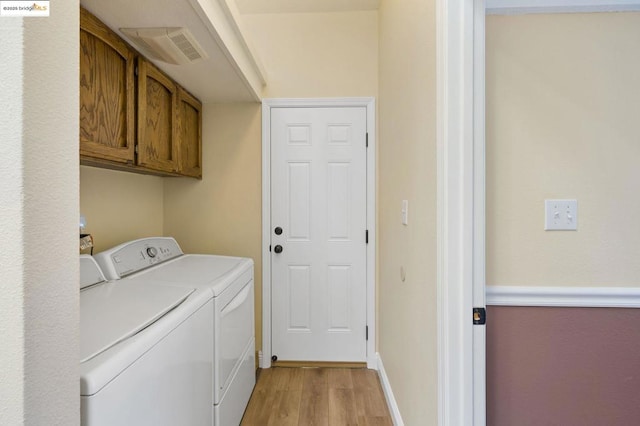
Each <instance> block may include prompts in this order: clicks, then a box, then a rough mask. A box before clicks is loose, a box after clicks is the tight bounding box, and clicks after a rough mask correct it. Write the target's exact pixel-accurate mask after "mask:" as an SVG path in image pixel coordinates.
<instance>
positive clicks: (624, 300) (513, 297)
mask: <svg viewBox="0 0 640 426" xmlns="http://www.w3.org/2000/svg"><path fill="white" fill-rule="evenodd" d="M486 296H487V301H486V303H487V305H493V306H556V307H584V308H640V288H632V287H631V288H629V287H537V286H536V287H534V286H529V287H517V286H487V291H486Z"/></svg>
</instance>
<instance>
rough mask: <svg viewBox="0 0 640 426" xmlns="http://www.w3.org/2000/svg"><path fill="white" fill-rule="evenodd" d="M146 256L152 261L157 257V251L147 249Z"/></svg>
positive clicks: (152, 248) (153, 248) (151, 248)
mask: <svg viewBox="0 0 640 426" xmlns="http://www.w3.org/2000/svg"><path fill="white" fill-rule="evenodd" d="M147 254H148V255H149V257H150V258H152V259H153V258H154V257H156V256H157V255H158V249H156V248H155V247H147Z"/></svg>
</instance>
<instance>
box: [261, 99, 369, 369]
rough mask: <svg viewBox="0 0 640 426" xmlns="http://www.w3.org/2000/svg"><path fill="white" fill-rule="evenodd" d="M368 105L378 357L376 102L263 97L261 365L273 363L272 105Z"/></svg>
mask: <svg viewBox="0 0 640 426" xmlns="http://www.w3.org/2000/svg"><path fill="white" fill-rule="evenodd" d="M320 107H325V108H326V107H364V108H366V109H367V134H368V142H369V148H368V149H367V229H368V230H369V244H367V268H366V271H367V302H366V303H367V326H368V327H369V339H368V340H367V367H368V368H371V369H377V368H378V364H377V358H376V300H375V298H376V281H375V280H376V130H375V129H376V122H375V119H376V116H375V112H376V104H375V99H374V98H371V97H367V98H310V99H263V101H262V357H261V360H260V368H270V367H271V355H272V348H271V260H270V259H271V253H270V252H269V244H270V241H271V226H270V224H271V109H272V108H320Z"/></svg>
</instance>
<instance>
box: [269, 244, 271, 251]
mask: <svg viewBox="0 0 640 426" xmlns="http://www.w3.org/2000/svg"><path fill="white" fill-rule="evenodd" d="M269 252H271V244H269Z"/></svg>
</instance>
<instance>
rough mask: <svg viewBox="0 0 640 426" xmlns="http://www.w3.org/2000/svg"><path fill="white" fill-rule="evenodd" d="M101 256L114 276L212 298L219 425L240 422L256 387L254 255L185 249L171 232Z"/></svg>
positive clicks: (214, 402) (215, 404)
mask: <svg viewBox="0 0 640 426" xmlns="http://www.w3.org/2000/svg"><path fill="white" fill-rule="evenodd" d="M95 258H96V260H97V261H98V263H99V264H100V266H101V267H102V270H103V271H104V273H105V275H106V276H107V277H108V278H109V279H117V280H119V282H126V281H128V280H141V279H144V280H145V281H150V282H154V283H162V284H170V285H176V286H181V287H184V288H186V289H192V288H195V289H197V291H205V292H207V293H208V294H209V295H210V297H212V299H213V319H212V321H211V324H210V330H211V334H212V337H213V356H212V362H213V377H212V380H213V398H212V401H211V404H212V406H213V416H214V425H215V426H236V425H238V424H240V421H241V419H242V416H243V414H244V410H245V408H246V406H247V404H248V402H249V398H250V397H251V392H252V391H253V388H254V386H255V332H254V282H253V260H251V259H248V258H240V257H229V256H216V255H202V254H184V253H183V252H182V250H181V248H180V246H179V245H178V243H177V242H176V241H175V240H174V239H173V238H166V237H157V238H144V239H140V240H135V241H131V242H128V243H124V244H121V245H119V246H117V247H114V248H112V249H110V250H107V251H104V252H102V253H98V254H96V255H95Z"/></svg>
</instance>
